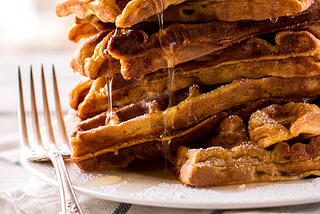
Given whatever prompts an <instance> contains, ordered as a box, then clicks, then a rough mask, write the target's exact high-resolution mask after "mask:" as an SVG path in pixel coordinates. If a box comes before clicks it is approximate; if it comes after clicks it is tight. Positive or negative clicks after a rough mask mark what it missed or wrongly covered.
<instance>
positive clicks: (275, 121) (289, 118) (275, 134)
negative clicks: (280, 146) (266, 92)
mask: <svg viewBox="0 0 320 214" xmlns="http://www.w3.org/2000/svg"><path fill="white" fill-rule="evenodd" d="M319 124H320V109H319V107H318V106H316V105H310V104H306V103H292V102H289V103H287V104H286V105H283V106H279V105H271V106H269V107H267V108H264V109H261V110H259V111H257V112H255V113H253V114H252V115H251V119H250V121H249V126H248V129H249V133H250V138H251V139H252V140H253V141H255V142H257V143H258V145H259V146H260V147H262V148H267V147H269V146H271V145H273V144H275V143H277V142H280V141H288V140H290V139H292V138H294V137H298V136H300V139H301V140H303V137H310V136H315V135H320V129H318V127H319Z"/></svg>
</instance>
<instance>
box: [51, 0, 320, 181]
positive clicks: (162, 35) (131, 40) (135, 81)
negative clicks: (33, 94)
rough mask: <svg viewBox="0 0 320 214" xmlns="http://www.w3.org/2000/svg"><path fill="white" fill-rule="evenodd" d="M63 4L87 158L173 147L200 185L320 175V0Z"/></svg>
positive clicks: (90, 165)
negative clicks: (77, 76) (74, 44)
mask: <svg viewBox="0 0 320 214" xmlns="http://www.w3.org/2000/svg"><path fill="white" fill-rule="evenodd" d="M56 13H57V15H58V16H67V15H70V14H74V15H75V17H76V18H75V24H74V26H73V27H72V28H71V29H70V31H69V39H70V40H72V41H74V42H79V41H81V44H80V46H79V47H78V49H77V50H76V51H75V53H74V55H73V56H72V59H71V63H70V64H71V67H72V68H73V70H74V71H75V72H77V73H80V74H81V75H82V76H83V77H82V78H81V79H80V80H79V82H78V83H77V84H76V85H75V87H74V89H73V90H72V91H71V93H70V105H71V107H72V108H74V109H75V115H74V122H75V127H74V130H73V132H72V135H71V146H72V150H73V154H72V161H74V162H75V163H76V164H77V165H78V166H79V168H80V169H82V170H86V171H93V170H99V169H101V168H102V167H103V166H104V165H106V164H108V165H111V166H115V167H126V166H128V165H129V164H130V163H131V162H132V161H134V159H136V158H140V159H143V160H151V159H153V158H155V157H159V156H162V155H164V154H168V153H170V158H169V159H170V163H171V164H172V165H173V168H174V171H175V173H176V175H177V178H179V179H180V180H181V181H182V182H183V183H185V184H189V185H193V186H214V185H228V184H236V183H250V182H265V181H282V180H292V179H299V178H304V177H307V176H310V175H320V164H319V163H320V138H319V137H318V135H319V134H320V108H319V107H318V105H317V104H318V99H317V98H318V96H319V95H320V63H319V59H320V25H319V24H318V23H319V22H320V2H319V3H318V1H316V0H282V1H273V0H262V1H261V0H259V1H258V0H228V1H221V0H209V1H202V0H190V1H183V0H153V1H151V0H131V1H127V0H123V1H120V0H119V1H113V0H85V1H84V0H60V1H59V2H58V3H57V7H56ZM166 157H168V155H166Z"/></svg>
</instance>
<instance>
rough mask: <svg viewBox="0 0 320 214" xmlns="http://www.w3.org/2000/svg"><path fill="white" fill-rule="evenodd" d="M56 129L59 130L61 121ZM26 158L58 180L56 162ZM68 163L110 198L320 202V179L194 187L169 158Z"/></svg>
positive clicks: (209, 205)
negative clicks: (99, 166)
mask: <svg viewBox="0 0 320 214" xmlns="http://www.w3.org/2000/svg"><path fill="white" fill-rule="evenodd" d="M71 123H72V119H71V118H70V117H69V118H66V125H67V127H71ZM54 129H55V130H57V126H56V124H54ZM32 139H33V138H32V136H30V140H32ZM21 160H22V161H21V162H22V164H23V165H24V166H25V167H26V168H27V169H28V170H29V171H30V172H31V173H33V174H34V175H35V176H37V177H39V178H40V179H42V180H44V181H45V182H48V183H50V184H53V185H58V183H57V181H56V178H55V171H54V169H53V167H52V164H51V163H33V162H29V161H27V160H25V159H24V158H23V157H22V158H21ZM159 162H160V163H159ZM66 165H67V169H68V172H69V175H70V178H71V181H72V183H73V185H74V188H75V189H76V191H78V192H80V193H82V194H85V195H88V196H92V197H96V198H100V199H105V200H110V201H117V202H124V203H131V204H139V205H148V206H159V207H174V208H195V209H236V208H259V207H275V206H286V205H298V204H306V203H313V202H320V191H319V190H320V178H313V179H302V180H298V181H289V182H278V183H256V184H246V185H231V186H223V187H206V188H194V187H190V186H186V185H183V184H181V183H180V182H179V181H178V180H177V179H176V178H175V177H174V176H173V175H171V174H170V173H169V172H167V171H165V168H166V167H164V165H165V164H164V161H152V162H150V163H148V164H146V163H145V162H143V161H136V162H135V163H134V164H133V165H132V166H130V167H129V168H128V169H117V168H113V167H106V168H105V169H104V170H103V171H98V172H82V171H80V170H79V169H78V168H77V166H76V165H75V164H73V163H66Z"/></svg>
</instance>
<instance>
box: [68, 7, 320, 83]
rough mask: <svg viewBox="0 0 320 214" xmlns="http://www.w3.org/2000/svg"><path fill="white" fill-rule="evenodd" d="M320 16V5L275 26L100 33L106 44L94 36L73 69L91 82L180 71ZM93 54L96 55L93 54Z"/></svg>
mask: <svg viewBox="0 0 320 214" xmlns="http://www.w3.org/2000/svg"><path fill="white" fill-rule="evenodd" d="M319 10H320V4H319V3H317V4H315V5H314V6H312V7H310V9H309V10H307V11H305V12H303V13H301V14H299V15H297V16H296V17H295V18H288V17H282V18H279V19H278V21H277V22H276V23H272V22H270V21H269V20H267V21H259V22H254V21H248V22H217V21H213V22H209V23H206V24H181V23H175V24H169V26H168V27H167V28H165V29H164V31H163V32H162V33H161V34H160V33H159V32H157V33H154V32H155V31H157V27H155V26H154V25H153V24H146V25H145V26H137V27H136V28H130V29H121V30H118V31H117V33H116V34H115V33H114V32H113V31H112V32H109V33H107V32H104V33H101V34H99V35H102V34H104V35H105V34H107V35H106V36H105V37H104V38H102V36H95V37H93V38H92V39H89V40H87V41H86V42H85V45H81V46H80V47H79V49H78V50H77V51H76V53H75V54H74V56H73V60H72V67H73V69H74V70H75V71H77V72H79V73H80V74H82V75H85V76H87V77H89V78H91V79H96V78H97V77H99V76H114V74H115V73H120V72H121V74H122V76H123V77H124V78H125V79H130V78H134V77H139V76H144V75H146V74H148V73H152V72H155V71H157V70H159V69H162V68H167V67H170V66H172V65H169V64H168V59H172V60H171V61H174V64H175V65H179V64H181V63H184V62H188V61H190V60H194V59H197V58H199V57H202V56H205V55H208V54H212V53H214V52H217V51H219V50H223V49H225V48H228V47H230V46H232V45H233V44H236V43H239V42H241V41H244V40H246V39H248V38H251V37H253V36H257V35H263V34H267V33H272V32H275V31H281V30H284V29H285V30H287V29H294V28H297V27H299V28H301V27H303V26H309V25H311V24H314V23H317V22H318V21H319V20H320V19H319V18H320V17H319V16H320V15H319V14H320V11H319ZM156 26H157V25H156ZM150 29H156V30H155V31H154V30H150ZM204 32H205V33H204ZM98 37H99V38H100V39H99V43H98V41H97V38H98ZM159 39H160V40H159ZM96 41H97V42H96ZM97 43H98V44H97ZM172 44H174V45H172ZM94 46H96V47H94ZM84 47H87V48H88V49H89V50H90V51H87V50H86V48H84ZM93 49H96V50H95V51H92V50H93ZM105 50H107V51H105ZM89 53H90V54H89ZM84 56H86V58H85V57H84ZM155 59H156V60H155ZM109 61H111V63H110V65H109ZM117 61H119V62H120V66H119V64H117V65H116V66H113V65H111V64H112V63H113V64H116V63H119V62H117ZM101 65H104V66H103V67H102V66H101ZM119 67H120V68H119ZM108 69H109V70H108Z"/></svg>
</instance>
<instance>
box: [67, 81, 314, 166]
mask: <svg viewBox="0 0 320 214" xmlns="http://www.w3.org/2000/svg"><path fill="white" fill-rule="evenodd" d="M319 85H320V77H319V76H313V77H300V78H281V77H266V78H262V79H239V80H234V81H233V82H232V83H230V84H227V85H224V86H221V87H219V88H217V89H215V90H212V91H210V92H206V93H200V92H201V88H199V87H196V86H191V87H190V89H189V94H188V97H187V98H186V99H184V100H182V101H181V102H179V103H178V104H177V105H175V106H173V107H170V108H168V109H165V108H166V103H168V101H167V100H168V95H167V94H161V95H158V98H157V99H155V98H153V99H151V98H148V99H147V100H141V101H139V102H137V103H136V104H131V105H128V106H125V107H122V108H120V109H114V110H113V114H112V115H111V116H109V117H108V118H106V117H107V113H103V114H101V115H98V116H97V118H100V119H99V121H100V122H99V123H98V125H97V126H96V124H97V123H93V124H94V125H93V124H92V123H90V122H89V121H91V120H90V119H89V120H88V121H84V122H85V123H86V124H87V125H86V127H89V128H84V127H83V126H82V125H81V123H80V124H79V125H78V128H77V129H76V131H75V132H74V134H73V137H72V139H71V146H72V149H73V155H72V160H73V161H74V162H76V163H77V162H83V163H85V162H86V160H89V159H91V160H92V159H96V157H98V156H100V155H104V154H107V153H114V154H117V152H118V151H119V150H120V149H123V148H128V147H132V146H135V145H139V144H143V143H146V142H150V141H162V140H171V139H172V138H176V137H179V136H182V135H184V133H185V132H188V130H190V128H191V127H195V126H196V125H197V124H201V122H203V121H205V120H206V119H208V118H210V117H212V116H213V115H216V114H218V113H220V112H224V111H228V110H233V111H234V110H239V108H241V107H242V105H243V104H248V103H254V102H259V101H261V100H268V99H277V98H279V99H302V98H305V97H316V96H318V95H319V94H320V90H319ZM301 88H303V89H304V90H301ZM105 121H108V122H107V123H105ZM164 133H166V135H165V136H164V137H161V136H163V134H164ZM184 142H185V143H186V142H187V141H184ZM120 162H121V161H120ZM120 162H119V164H121V163H120ZM103 163H104V162H103V161H102V162H101V163H99V164H98V166H91V168H100V167H102V166H101V165H102V164H103ZM126 164H128V163H126ZM80 167H81V166H80ZM86 170H88V169H86Z"/></svg>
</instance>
